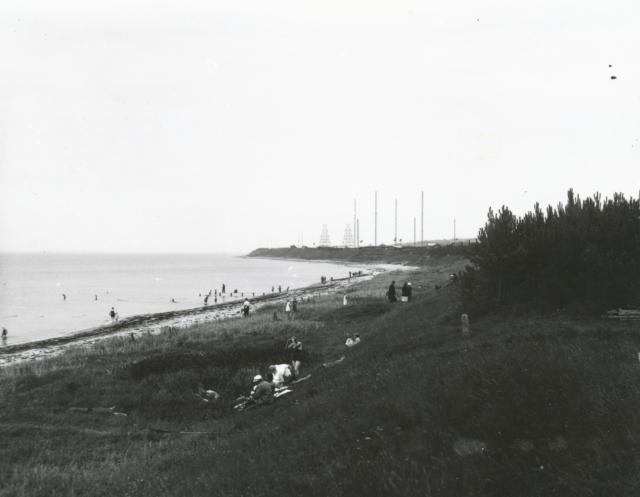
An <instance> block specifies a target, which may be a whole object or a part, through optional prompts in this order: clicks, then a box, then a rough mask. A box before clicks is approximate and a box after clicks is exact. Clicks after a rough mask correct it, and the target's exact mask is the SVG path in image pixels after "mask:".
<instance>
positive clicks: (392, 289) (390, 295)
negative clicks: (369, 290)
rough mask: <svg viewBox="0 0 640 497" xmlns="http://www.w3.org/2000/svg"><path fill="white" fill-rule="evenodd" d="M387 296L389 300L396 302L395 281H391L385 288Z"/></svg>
mask: <svg viewBox="0 0 640 497" xmlns="http://www.w3.org/2000/svg"><path fill="white" fill-rule="evenodd" d="M387 298H388V299H389V302H396V301H397V300H398V299H397V298H396V282H395V281H392V282H391V284H390V285H389V289H388V290H387Z"/></svg>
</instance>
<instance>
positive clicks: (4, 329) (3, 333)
mask: <svg viewBox="0 0 640 497" xmlns="http://www.w3.org/2000/svg"><path fill="white" fill-rule="evenodd" d="M8 335H9V332H8V331H7V329H6V328H5V327H4V326H3V327H2V342H6V341H7V336H8Z"/></svg>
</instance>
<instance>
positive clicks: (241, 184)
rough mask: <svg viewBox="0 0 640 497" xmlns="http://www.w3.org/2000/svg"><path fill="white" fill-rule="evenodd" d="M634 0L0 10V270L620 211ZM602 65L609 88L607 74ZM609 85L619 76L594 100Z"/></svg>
mask: <svg viewBox="0 0 640 497" xmlns="http://www.w3.org/2000/svg"><path fill="white" fill-rule="evenodd" d="M638 26H640V3H638V2H637V0H606V1H605V0H602V1H589V0H580V1H578V0H572V1H568V0H538V1H536V2H526V3H525V2H509V1H498V0H458V1H456V2H446V1H442V0H439V1H426V2H425V1H406V0H393V1H373V0H367V1H353V0H351V1H350V0H340V1H334V0H323V1H321V2H320V1H317V2H305V1H301V0H296V1H282V0H274V1H270V2H264V1H263V0H244V1H234V2H216V1H210V0H207V1H195V0H187V1H185V0H181V1H166V0H165V1H153V2H152V1H151V0H111V1H109V2H104V1H101V2H94V1H88V0H82V1H81V0H58V1H56V2H51V1H50V0H3V1H2V3H0V251H10V252H14V251H36V252H40V251H52V252H54V251H72V252H232V253H244V252H246V251H248V250H251V249H252V248H255V247H259V246H287V245H290V244H299V243H300V242H303V243H304V244H306V245H309V246H311V245H313V244H314V243H316V244H317V243H318V241H319V237H320V233H321V229H322V225H323V224H327V226H328V228H329V233H330V236H331V241H332V242H334V243H341V241H342V236H343V231H344V228H345V225H346V224H349V223H352V221H353V202H354V199H355V200H356V201H357V209H358V217H359V219H360V238H361V240H362V244H369V243H373V238H374V212H373V211H374V192H375V191H377V192H378V219H379V220H378V243H390V242H391V241H392V239H393V238H394V199H398V238H402V239H403V240H405V241H412V240H413V219H414V217H416V218H417V228H418V229H417V236H418V238H420V193H421V192H422V191H424V198H425V200H424V238H425V239H437V238H447V237H451V236H452V235H453V220H454V219H455V220H456V232H457V233H456V234H457V236H458V237H474V236H475V235H476V234H477V231H478V229H479V228H480V227H481V226H482V225H483V224H484V222H485V220H486V215H487V211H488V209H489V207H493V208H494V209H496V208H499V207H500V206H502V205H507V206H509V207H510V208H511V209H512V210H513V211H514V212H516V213H517V214H523V213H524V212H526V211H527V210H530V209H531V208H532V206H533V205H534V203H535V202H536V201H537V202H540V204H542V205H543V206H546V205H548V204H553V205H556V204H557V203H558V202H560V201H563V200H564V199H565V198H566V192H567V190H568V189H569V188H573V189H574V190H575V191H576V192H577V193H578V194H580V195H581V196H583V197H584V196H589V195H592V194H593V193H595V192H601V193H602V194H603V196H611V195H612V194H613V193H614V192H622V193H625V194H626V195H628V196H633V197H638V194H639V191H640V57H639V56H638V47H640V29H638ZM610 66H611V67H610ZM611 76H616V79H612V78H611Z"/></svg>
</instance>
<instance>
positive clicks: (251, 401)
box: [234, 336, 302, 410]
mask: <svg viewBox="0 0 640 497" xmlns="http://www.w3.org/2000/svg"><path fill="white" fill-rule="evenodd" d="M285 352H286V353H287V355H288V356H289V359H290V363H288V364H287V363H283V364H272V365H271V366H269V367H268V368H267V373H266V375H265V376H266V377H263V376H262V375H261V374H257V375H255V376H254V377H253V387H252V388H251V393H250V394H249V396H248V397H246V396H241V397H239V398H238V399H236V404H235V405H234V408H235V409H240V410H242V409H247V408H249V407H252V406H256V405H263V404H268V403H270V402H272V401H273V399H275V398H277V397H280V396H281V395H285V394H287V393H290V392H291V391H292V390H291V389H290V388H289V385H291V384H292V383H294V382H296V381H299V380H300V379H301V376H300V370H301V364H302V342H301V341H300V340H298V339H297V338H296V337H295V336H292V337H291V338H289V339H288V340H287V342H286V344H285Z"/></svg>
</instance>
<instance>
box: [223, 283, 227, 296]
mask: <svg viewBox="0 0 640 497" xmlns="http://www.w3.org/2000/svg"><path fill="white" fill-rule="evenodd" d="M226 289H227V287H226V286H225V285H224V283H223V284H222V294H223V295H224V293H225V291H226Z"/></svg>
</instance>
